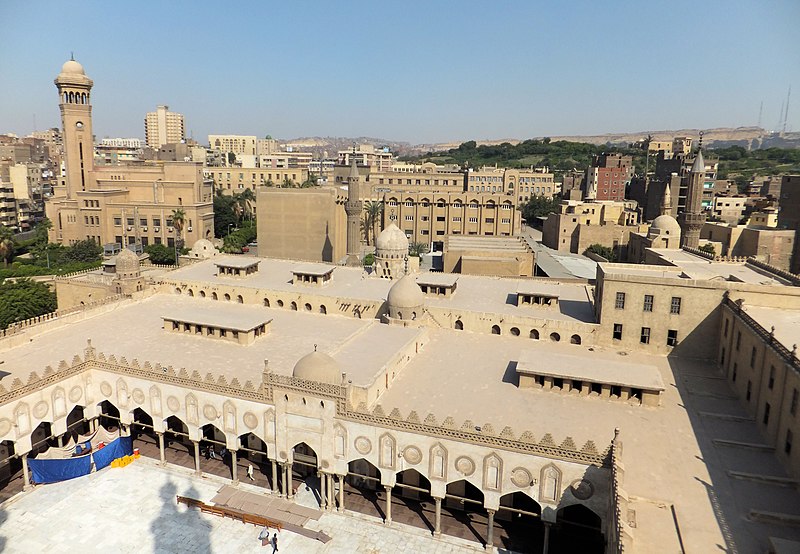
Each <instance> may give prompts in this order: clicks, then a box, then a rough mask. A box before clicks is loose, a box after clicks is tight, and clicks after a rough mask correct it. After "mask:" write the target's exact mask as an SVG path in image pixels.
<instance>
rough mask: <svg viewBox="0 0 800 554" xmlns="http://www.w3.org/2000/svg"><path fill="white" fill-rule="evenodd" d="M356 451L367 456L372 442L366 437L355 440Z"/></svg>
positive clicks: (370, 450)
mask: <svg viewBox="0 0 800 554" xmlns="http://www.w3.org/2000/svg"><path fill="white" fill-rule="evenodd" d="M355 445H356V450H358V453H359V454H369V453H370V452H372V442H370V440H369V439H368V438H367V437H358V438H356V442H355Z"/></svg>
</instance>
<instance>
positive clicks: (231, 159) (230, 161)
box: [228, 152, 236, 165]
mask: <svg viewBox="0 0 800 554" xmlns="http://www.w3.org/2000/svg"><path fill="white" fill-rule="evenodd" d="M235 163H236V154H234V153H233V152H228V165H233V164H235Z"/></svg>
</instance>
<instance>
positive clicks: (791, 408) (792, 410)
mask: <svg viewBox="0 0 800 554" xmlns="http://www.w3.org/2000/svg"><path fill="white" fill-rule="evenodd" d="M798 396H800V393H798V392H797V389H794V390H792V403H791V404H790V405H789V413H790V414H792V415H797V402H798Z"/></svg>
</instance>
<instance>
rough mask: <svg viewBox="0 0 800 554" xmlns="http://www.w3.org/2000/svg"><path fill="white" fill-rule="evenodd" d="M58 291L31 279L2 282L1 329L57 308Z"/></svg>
mask: <svg viewBox="0 0 800 554" xmlns="http://www.w3.org/2000/svg"><path fill="white" fill-rule="evenodd" d="M56 307H57V304H56V293H55V292H53V291H51V290H50V287H48V286H47V285H45V284H44V283H37V282H35V281H31V280H30V279H19V280H16V281H10V280H6V281H3V282H2V283H0V329H5V328H7V327H8V326H9V325H11V324H12V323H15V322H17V321H23V320H25V319H29V318H31V317H36V316H40V315H44V314H47V313H50V312H53V311H55V310H56Z"/></svg>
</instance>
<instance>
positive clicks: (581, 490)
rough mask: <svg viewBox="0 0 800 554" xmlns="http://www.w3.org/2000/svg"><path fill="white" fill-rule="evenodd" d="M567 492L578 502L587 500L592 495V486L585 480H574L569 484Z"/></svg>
mask: <svg viewBox="0 0 800 554" xmlns="http://www.w3.org/2000/svg"><path fill="white" fill-rule="evenodd" d="M569 490H570V491H571V492H572V496H574V497H575V498H577V499H578V500H588V499H589V498H591V497H592V495H593V494H594V485H592V483H591V481H587V480H586V479H576V480H575V481H573V482H572V483H571V484H570V486H569Z"/></svg>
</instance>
